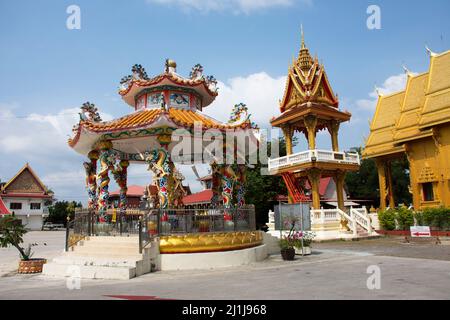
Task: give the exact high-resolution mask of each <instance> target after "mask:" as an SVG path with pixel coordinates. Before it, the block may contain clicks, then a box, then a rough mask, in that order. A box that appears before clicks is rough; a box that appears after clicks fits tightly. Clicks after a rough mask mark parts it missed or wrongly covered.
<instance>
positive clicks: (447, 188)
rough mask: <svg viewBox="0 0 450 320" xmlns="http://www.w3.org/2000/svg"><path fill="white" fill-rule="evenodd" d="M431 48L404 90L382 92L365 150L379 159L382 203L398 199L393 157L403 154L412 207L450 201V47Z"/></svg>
mask: <svg viewBox="0 0 450 320" xmlns="http://www.w3.org/2000/svg"><path fill="white" fill-rule="evenodd" d="M429 54H430V68H429V70H428V71H427V72H425V73H421V74H417V75H416V74H412V73H410V72H409V71H408V70H406V72H407V77H408V79H407V84H406V88H405V90H403V91H401V92H396V93H393V94H389V95H382V94H379V98H378V103H377V107H376V110H375V115H374V117H373V119H372V123H371V126H370V135H369V137H368V139H367V142H366V146H365V149H364V152H363V156H364V157H365V158H371V159H375V160H376V163H377V167H378V177H379V183H380V207H381V209H385V208H386V207H387V206H388V205H389V207H391V208H393V207H395V205H396V200H395V197H394V192H393V182H392V175H391V162H392V161H393V160H395V159H398V158H400V157H405V156H406V157H407V158H408V160H409V169H410V170H409V172H410V192H411V193H412V197H413V206H414V209H416V210H422V209H424V208H427V207H437V206H450V51H447V52H444V53H441V54H436V53H433V52H431V51H429Z"/></svg>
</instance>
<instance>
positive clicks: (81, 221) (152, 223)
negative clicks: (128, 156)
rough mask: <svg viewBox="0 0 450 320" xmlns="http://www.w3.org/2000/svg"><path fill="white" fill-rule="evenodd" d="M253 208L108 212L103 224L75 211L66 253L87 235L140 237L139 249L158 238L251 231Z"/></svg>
mask: <svg viewBox="0 0 450 320" xmlns="http://www.w3.org/2000/svg"><path fill="white" fill-rule="evenodd" d="M254 230H256V223H255V208H254V206H252V205H249V206H244V207H239V208H224V207H218V208H205V209H151V210H136V209H130V210H126V212H125V214H122V215H120V214H119V211H117V212H116V211H114V210H108V212H107V215H106V222H102V223H100V222H99V221H98V215H97V214H96V213H95V212H94V211H89V210H87V209H82V210H77V211H76V212H75V219H74V220H73V221H71V222H69V223H68V224H67V230H66V251H67V250H68V249H69V248H70V247H72V246H74V245H75V244H77V243H78V242H79V241H80V240H82V239H84V238H85V237H87V236H129V235H139V244H140V250H141V251H142V249H143V248H145V246H146V245H147V244H148V243H150V241H151V240H152V239H153V238H154V237H156V236H159V235H170V234H184V233H204V232H205V233H206V232H234V231H254Z"/></svg>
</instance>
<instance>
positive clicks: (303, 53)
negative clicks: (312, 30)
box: [297, 25, 313, 71]
mask: <svg viewBox="0 0 450 320" xmlns="http://www.w3.org/2000/svg"><path fill="white" fill-rule="evenodd" d="M301 34H302V46H301V48H300V52H299V54H298V59H297V63H298V65H299V66H300V69H301V70H303V71H309V69H311V66H312V65H313V59H312V57H311V55H310V54H309V49H308V48H307V47H306V44H305V34H304V32H303V25H301Z"/></svg>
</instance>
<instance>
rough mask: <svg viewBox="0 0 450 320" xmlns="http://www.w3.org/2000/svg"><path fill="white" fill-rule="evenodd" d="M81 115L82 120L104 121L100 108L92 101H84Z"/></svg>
mask: <svg viewBox="0 0 450 320" xmlns="http://www.w3.org/2000/svg"><path fill="white" fill-rule="evenodd" d="M79 115H80V120H81V121H92V122H102V118H101V117H100V114H99V113H98V108H97V107H96V106H95V104H93V103H90V102H85V103H83V105H82V106H81V112H80V113H79Z"/></svg>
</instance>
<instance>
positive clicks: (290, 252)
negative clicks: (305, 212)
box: [280, 219, 298, 261]
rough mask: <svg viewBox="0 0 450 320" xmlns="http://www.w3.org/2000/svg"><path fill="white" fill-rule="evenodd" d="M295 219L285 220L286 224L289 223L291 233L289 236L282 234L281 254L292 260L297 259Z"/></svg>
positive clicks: (284, 258)
mask: <svg viewBox="0 0 450 320" xmlns="http://www.w3.org/2000/svg"><path fill="white" fill-rule="evenodd" d="M295 224H296V221H295V219H293V220H291V221H285V225H289V228H290V229H289V233H288V235H287V236H282V237H281V240H280V247H281V256H282V257H283V260H288V261H292V260H294V259H295V247H296V245H298V239H296V237H295V234H296V232H295Z"/></svg>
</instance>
